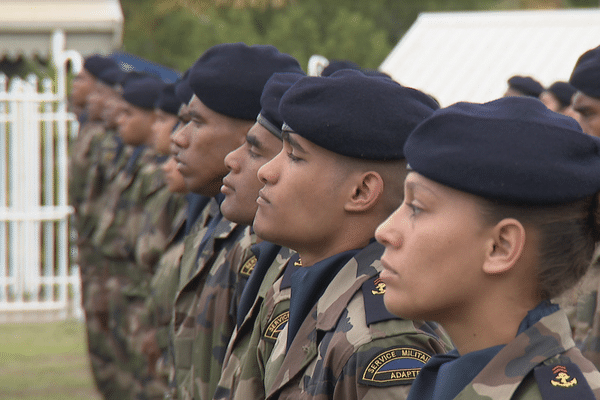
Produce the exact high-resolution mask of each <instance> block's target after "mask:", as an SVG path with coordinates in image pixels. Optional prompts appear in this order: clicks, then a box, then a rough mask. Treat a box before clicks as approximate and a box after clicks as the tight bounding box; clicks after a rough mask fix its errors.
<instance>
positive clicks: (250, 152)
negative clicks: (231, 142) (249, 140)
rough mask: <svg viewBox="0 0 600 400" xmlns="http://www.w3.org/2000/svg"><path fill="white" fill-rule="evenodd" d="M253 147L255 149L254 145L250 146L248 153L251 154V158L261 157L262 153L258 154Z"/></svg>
mask: <svg viewBox="0 0 600 400" xmlns="http://www.w3.org/2000/svg"><path fill="white" fill-rule="evenodd" d="M252 149H253V147H252V146H251V147H249V148H248V155H249V156H250V158H260V157H261V155H260V154H258V153H257V152H255V151H254V150H252Z"/></svg>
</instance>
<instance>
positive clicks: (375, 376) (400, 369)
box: [360, 346, 431, 386]
mask: <svg viewBox="0 0 600 400" xmlns="http://www.w3.org/2000/svg"><path fill="white" fill-rule="evenodd" d="M430 358H431V355H430V354H428V353H426V352H425V351H423V350H421V349H418V348H416V347H409V346H405V347H392V348H390V349H387V350H384V351H381V352H379V353H377V354H375V356H373V357H372V358H371V359H370V360H369V361H368V363H367V366H366V367H365V368H364V370H363V371H362V374H361V376H360V383H362V384H365V385H369V386H395V385H408V384H411V383H412V382H413V380H415V378H416V377H417V375H418V374H419V371H421V368H422V367H423V365H425V363H426V362H427V361H429V359H430Z"/></svg>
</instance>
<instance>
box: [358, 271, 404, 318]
mask: <svg viewBox="0 0 600 400" xmlns="http://www.w3.org/2000/svg"><path fill="white" fill-rule="evenodd" d="M362 292H363V299H364V301H365V317H366V320H367V325H371V324H374V323H376V322H382V321H388V320H390V319H399V318H398V317H396V316H395V315H393V314H392V313H390V312H389V311H388V310H387V308H385V304H384V303H383V295H384V294H385V283H383V281H382V280H381V278H379V275H377V276H374V277H373V278H371V279H369V280H367V281H365V283H363V284H362Z"/></svg>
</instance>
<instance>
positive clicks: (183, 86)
mask: <svg viewBox="0 0 600 400" xmlns="http://www.w3.org/2000/svg"><path fill="white" fill-rule="evenodd" d="M189 76H190V70H189V69H188V70H187V71H185V73H184V74H183V76H182V77H181V79H180V80H179V81H177V82H175V95H176V96H177V98H178V99H179V101H180V102H182V103H183V104H188V103H189V102H190V100H191V99H192V97H193V96H194V91H193V90H192V87H191V86H190V82H189Z"/></svg>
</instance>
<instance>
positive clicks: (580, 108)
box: [569, 46, 600, 137]
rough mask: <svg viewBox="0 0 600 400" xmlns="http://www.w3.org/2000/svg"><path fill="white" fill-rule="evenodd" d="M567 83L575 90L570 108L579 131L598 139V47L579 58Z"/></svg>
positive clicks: (599, 114)
mask: <svg viewBox="0 0 600 400" xmlns="http://www.w3.org/2000/svg"><path fill="white" fill-rule="evenodd" d="M569 83H571V85H573V86H574V87H575V88H576V89H577V92H576V93H575V95H574V96H573V100H572V106H573V109H574V110H575V112H577V113H578V114H579V118H578V122H579V125H581V129H583V131H584V132H585V133H587V134H588V135H592V136H596V137H600V46H598V47H596V48H595V49H592V50H589V51H587V52H586V53H584V54H583V55H582V56H581V57H579V60H578V61H577V64H576V65H575V69H574V70H573V73H572V75H571V79H570V81H569Z"/></svg>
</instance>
